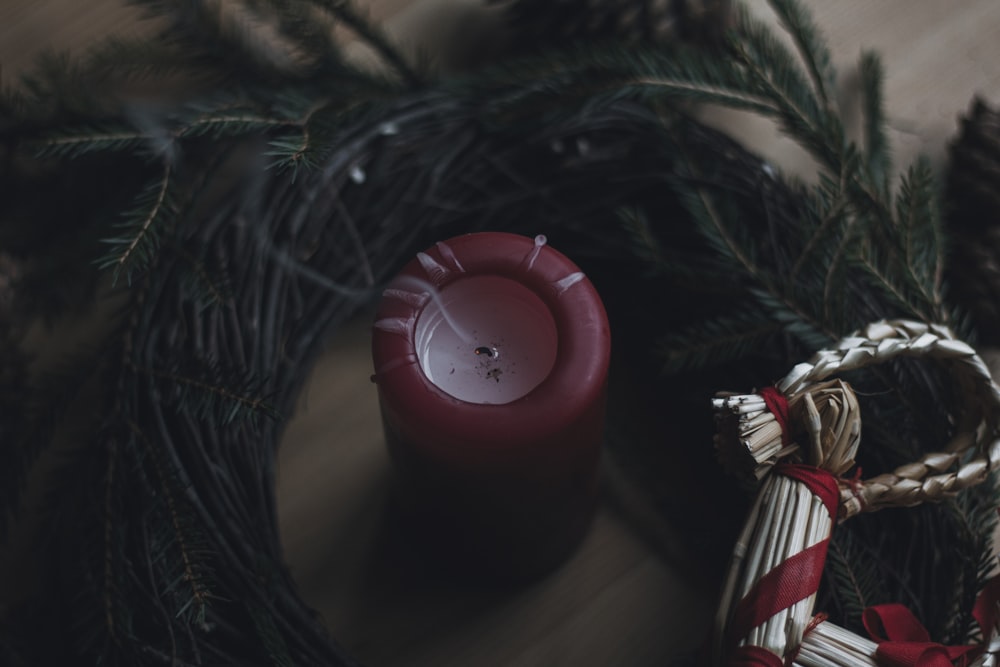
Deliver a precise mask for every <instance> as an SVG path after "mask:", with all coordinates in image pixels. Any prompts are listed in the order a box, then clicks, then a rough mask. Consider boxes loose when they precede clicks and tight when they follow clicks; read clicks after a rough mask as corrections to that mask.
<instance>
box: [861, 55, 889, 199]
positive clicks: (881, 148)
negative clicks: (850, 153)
mask: <svg viewBox="0 0 1000 667" xmlns="http://www.w3.org/2000/svg"><path fill="white" fill-rule="evenodd" d="M858 73H859V75H860V77H861V110H862V119H863V120H864V148H865V155H866V157H867V163H868V170H869V172H870V174H871V179H872V182H873V183H875V185H876V186H877V187H878V189H879V190H880V191H882V192H884V193H886V196H887V195H888V188H889V174H890V171H891V169H892V160H891V156H890V153H889V141H888V138H887V137H886V134H885V110H884V108H883V107H884V105H885V102H884V100H883V98H882V86H883V82H884V80H885V73H884V72H883V68H882V60H881V59H880V58H879V57H878V55H876V54H875V53H873V52H871V51H864V52H862V54H861V61H860V64H859V65H858Z"/></svg>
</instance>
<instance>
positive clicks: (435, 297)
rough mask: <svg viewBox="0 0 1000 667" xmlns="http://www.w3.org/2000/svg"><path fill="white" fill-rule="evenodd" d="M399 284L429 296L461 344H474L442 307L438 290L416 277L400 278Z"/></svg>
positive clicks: (431, 284) (467, 333) (468, 334)
mask: <svg viewBox="0 0 1000 667" xmlns="http://www.w3.org/2000/svg"><path fill="white" fill-rule="evenodd" d="M400 283H401V284H402V286H404V287H405V286H409V287H414V288H416V289H420V290H423V291H424V292H426V293H427V295H428V296H430V298H431V301H433V302H434V304H435V305H436V306H437V307H438V309H439V310H440V311H441V316H442V317H443V318H444V321H445V322H446V323H447V324H448V326H449V327H451V330H452V331H454V332H455V333H456V334H458V337H459V338H461V339H462V342H463V343H465V344H466V345H469V344H471V343H473V342H475V338H474V337H473V336H472V335H471V334H470V333H469V332H468V331H466V330H465V329H464V328H462V327H461V326H460V325H459V324H458V322H456V321H455V320H454V319H453V318H452V316H451V313H449V312H448V309H447V308H446V307H445V305H444V301H442V300H441V292H439V291H438V288H437V287H436V286H435V285H434V284H433V283H429V282H427V281H426V280H422V279H420V278H418V277H416V276H400V277H399V279H398V281H397V284H400Z"/></svg>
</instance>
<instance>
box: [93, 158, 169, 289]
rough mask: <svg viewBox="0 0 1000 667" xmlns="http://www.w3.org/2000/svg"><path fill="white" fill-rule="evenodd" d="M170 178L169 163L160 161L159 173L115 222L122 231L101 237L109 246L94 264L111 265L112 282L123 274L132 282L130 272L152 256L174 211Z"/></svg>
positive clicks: (144, 263)
mask: <svg viewBox="0 0 1000 667" xmlns="http://www.w3.org/2000/svg"><path fill="white" fill-rule="evenodd" d="M172 181H173V170H172V166H171V164H170V163H169V162H168V161H164V165H163V173H162V174H161V175H160V177H159V178H158V179H156V180H155V181H154V182H152V183H151V184H149V185H148V186H147V187H146V190H145V191H144V192H143V193H142V194H140V195H139V197H138V198H137V199H136V205H135V208H134V209H133V210H132V211H131V212H130V213H129V214H127V217H126V220H125V221H124V222H122V223H120V224H119V225H118V227H119V228H121V229H122V230H123V231H125V232H126V234H125V235H123V236H118V237H115V238H108V239H104V243H107V244H109V245H110V246H111V250H110V252H109V253H108V254H106V255H105V257H104V258H103V259H101V260H100V261H99V262H98V266H99V267H100V268H102V269H107V268H110V269H112V270H113V272H112V279H113V281H114V282H116V283H117V281H118V279H119V278H120V277H122V276H124V277H125V281H126V283H128V284H132V278H133V276H134V275H135V274H136V273H138V272H140V271H143V270H145V269H146V268H147V267H148V266H149V264H150V263H151V262H152V261H153V259H154V258H155V256H156V254H157V251H158V250H159V246H160V239H161V236H162V234H163V232H164V231H165V227H166V226H167V225H168V224H169V223H170V222H171V220H172V217H173V214H174V213H176V210H175V209H174V204H173V196H172V194H171V190H170V187H171V185H172Z"/></svg>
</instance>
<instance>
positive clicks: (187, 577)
mask: <svg viewBox="0 0 1000 667" xmlns="http://www.w3.org/2000/svg"><path fill="white" fill-rule="evenodd" d="M125 422H126V424H127V425H128V427H129V430H130V431H131V432H132V435H133V437H134V438H135V439H136V440H137V441H138V442H139V443H141V444H142V446H143V448H144V449H145V451H146V454H147V460H149V461H150V462H151V463H152V467H153V471H154V473H155V475H156V479H157V483H158V488H159V492H160V493H161V494H162V498H163V502H164V503H165V507H164V509H165V511H166V513H167V518H168V521H169V530H170V537H169V538H167V539H161V540H159V541H160V543H161V544H160V547H161V548H166V546H167V545H173V546H174V547H175V548H176V550H177V555H176V559H177V560H176V561H174V562H176V567H177V569H178V571H177V573H176V575H175V576H174V577H173V578H169V577H168V578H165V579H164V580H163V581H164V583H165V584H166V585H167V587H168V588H167V591H166V592H170V593H174V594H176V595H177V597H178V599H179V600H180V601H181V602H179V604H178V607H177V611H176V612H175V617H176V618H181V617H183V618H185V619H188V620H193V621H194V622H195V623H197V624H199V625H204V624H205V614H206V610H207V607H208V605H209V603H210V601H211V600H212V598H213V597H214V596H213V595H212V593H211V592H210V591H209V589H208V586H207V584H206V583H205V575H206V574H207V573H208V572H209V571H210V570H209V568H208V567H207V565H206V564H205V563H204V562H203V559H202V558H200V557H199V556H200V555H201V552H203V551H204V547H203V546H202V545H203V544H204V543H205V541H204V540H203V539H202V538H201V537H200V536H198V535H197V531H196V529H195V528H194V524H193V522H192V521H191V520H190V519H188V518H187V517H186V511H185V510H184V509H183V508H182V507H181V500H180V494H179V493H178V492H177V491H175V488H176V486H177V482H176V479H175V476H174V475H173V474H172V473H170V472H169V470H168V468H167V465H168V464H167V462H166V461H165V460H164V457H163V455H162V453H161V452H159V451H158V448H157V446H156V445H154V444H153V442H151V441H150V440H149V438H148V437H147V436H146V435H145V433H143V431H142V429H141V428H139V425H138V424H136V423H135V422H134V421H132V420H131V419H128V418H126V419H125ZM149 546H150V548H151V549H155V548H156V546H157V545H156V544H151V545H149ZM153 553H154V561H155V562H160V563H162V564H163V566H164V567H166V568H167V569H168V571H169V570H170V569H171V561H172V560H173V559H170V558H169V557H166V559H164V556H162V555H160V554H156V552H155V551H154V552H153ZM181 588H182V589H183V592H182V591H181V590H180V589H181Z"/></svg>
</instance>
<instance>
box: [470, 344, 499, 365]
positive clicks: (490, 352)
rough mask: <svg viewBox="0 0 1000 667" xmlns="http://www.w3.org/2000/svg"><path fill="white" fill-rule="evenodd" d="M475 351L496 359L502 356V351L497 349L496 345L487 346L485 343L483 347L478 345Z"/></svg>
mask: <svg viewBox="0 0 1000 667" xmlns="http://www.w3.org/2000/svg"><path fill="white" fill-rule="evenodd" d="M474 352H475V353H476V355H477V356H484V355H485V356H487V357H489V358H490V359H492V360H494V361H496V360H497V359H499V358H500V351H499V350H497V349H496V348H495V347H486V346H485V345H483V346H482V347H477V348H476V349H475V350H474Z"/></svg>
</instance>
